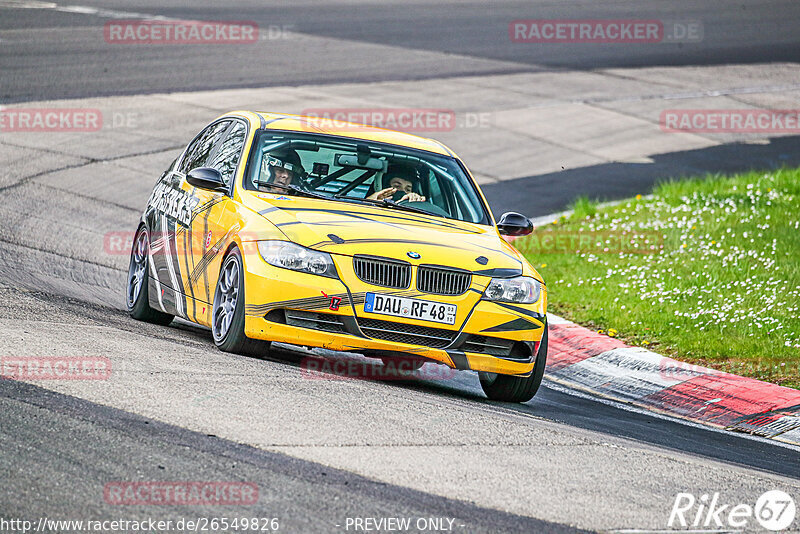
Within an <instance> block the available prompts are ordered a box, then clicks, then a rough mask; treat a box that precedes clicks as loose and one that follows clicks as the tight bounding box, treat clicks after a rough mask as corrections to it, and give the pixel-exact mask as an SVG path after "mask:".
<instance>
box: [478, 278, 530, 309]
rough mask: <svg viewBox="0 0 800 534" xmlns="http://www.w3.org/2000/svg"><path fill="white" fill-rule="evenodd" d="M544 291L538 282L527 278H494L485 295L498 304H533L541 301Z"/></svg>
mask: <svg viewBox="0 0 800 534" xmlns="http://www.w3.org/2000/svg"><path fill="white" fill-rule="evenodd" d="M541 290H542V286H541V284H539V281H538V280H535V279H533V278H529V277H527V276H518V277H516V278H492V281H491V282H489V287H487V288H486V291H484V292H483V294H484V295H485V296H486V298H487V299H489V300H494V301H497V302H516V303H517V304H533V303H534V302H536V301H537V300H539V293H540V292H541Z"/></svg>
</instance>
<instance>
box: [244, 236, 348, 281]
mask: <svg viewBox="0 0 800 534" xmlns="http://www.w3.org/2000/svg"><path fill="white" fill-rule="evenodd" d="M258 252H259V253H260V254H261V257H262V258H264V261H265V262H267V263H269V264H270V265H274V266H275V267H283V268H284V269H291V270H292V271H301V272H304V273H311V274H317V275H319V276H327V277H329V278H338V275H337V274H336V266H335V265H334V264H333V259H332V258H331V255H330V254H328V253H327V252H317V251H316V250H311V249H308V248H305V247H301V246H300V245H295V244H294V243H290V242H288V241H259V242H258Z"/></svg>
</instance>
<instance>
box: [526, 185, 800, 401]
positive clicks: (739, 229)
mask: <svg viewBox="0 0 800 534" xmlns="http://www.w3.org/2000/svg"><path fill="white" fill-rule="evenodd" d="M574 208H575V212H574V214H573V215H572V216H570V217H568V218H567V217H565V218H562V219H560V220H559V221H557V223H556V224H551V225H548V226H547V227H544V228H538V229H537V230H536V231H535V232H534V233H533V234H532V235H531V236H528V237H526V238H524V239H520V240H517V241H516V242H515V243H514V245H515V246H516V247H517V248H518V249H519V250H521V251H522V252H523V253H525V255H526V256H527V257H528V259H529V260H530V261H531V263H532V264H533V265H534V266H535V267H536V268H537V269H538V270H539V272H540V273H541V274H542V276H543V277H544V279H545V282H546V283H547V287H548V291H549V309H550V310H551V311H553V312H554V313H556V314H559V315H562V316H564V317H566V318H569V319H571V320H573V321H575V322H577V323H579V324H583V325H585V326H588V327H591V328H594V329H597V330H602V331H603V332H605V333H610V334H611V335H616V336H617V337H621V338H623V339H624V340H625V341H627V342H629V343H631V344H634V345H640V346H646V347H648V348H649V349H651V350H653V351H655V352H659V353H661V354H664V355H668V356H671V357H673V358H676V359H679V360H683V361H687V362H690V363H694V364H700V365H704V366H708V367H713V368H716V369H720V370H723V371H728V372H732V373H736V374H741V375H746V376H751V377H754V378H757V379H760V380H767V381H771V382H774V383H777V384H781V385H784V386H788V387H794V388H800V169H784V170H780V171H775V172H770V173H763V172H758V173H746V174H740V175H734V176H719V175H713V176H706V177H703V178H702V179H695V180H679V181H671V182H667V183H663V184H661V185H659V186H658V187H656V189H655V191H654V195H653V196H652V198H646V199H643V198H641V196H640V195H637V197H636V198H635V199H630V200H628V201H623V202H621V203H619V204H616V205H614V206H605V207H597V205H596V204H595V203H593V202H591V201H589V200H588V199H587V198H583V199H579V200H578V201H577V202H576V203H575V205H574Z"/></svg>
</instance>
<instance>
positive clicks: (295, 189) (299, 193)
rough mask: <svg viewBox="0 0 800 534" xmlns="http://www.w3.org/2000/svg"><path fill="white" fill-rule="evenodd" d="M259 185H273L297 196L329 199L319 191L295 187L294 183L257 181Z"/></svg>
mask: <svg viewBox="0 0 800 534" xmlns="http://www.w3.org/2000/svg"><path fill="white" fill-rule="evenodd" d="M258 185H259V187H274V188H276V189H282V190H283V191H290V192H292V193H294V194H295V195H297V196H302V197H309V198H321V199H322V200H330V199H331V197H329V196H327V195H321V194H319V193H313V192H311V191H309V190H307V189H303V188H302V187H297V186H296V185H283V184H271V183H265V182H258Z"/></svg>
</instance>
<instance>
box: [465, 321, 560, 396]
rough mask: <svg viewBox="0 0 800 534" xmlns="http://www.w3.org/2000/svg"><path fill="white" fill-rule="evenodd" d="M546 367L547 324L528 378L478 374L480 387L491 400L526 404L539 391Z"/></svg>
mask: <svg viewBox="0 0 800 534" xmlns="http://www.w3.org/2000/svg"><path fill="white" fill-rule="evenodd" d="M546 365H547V323H545V324H544V333H543V334H542V342H541V343H540V344H539V352H538V353H537V354H536V364H535V365H534V367H533V372H532V373H531V374H530V375H528V376H510V375H498V374H495V373H478V375H479V377H480V380H481V387H482V388H483V392H484V393H486V396H487V397H489V398H490V399H491V400H495V401H502V402H528V401H529V400H531V399H532V398H533V396H534V395H536V392H537V391H539V386H540V385H541V384H542V377H544V368H545V366H546Z"/></svg>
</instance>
